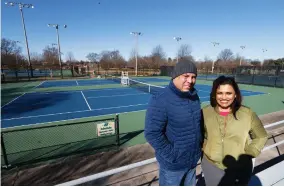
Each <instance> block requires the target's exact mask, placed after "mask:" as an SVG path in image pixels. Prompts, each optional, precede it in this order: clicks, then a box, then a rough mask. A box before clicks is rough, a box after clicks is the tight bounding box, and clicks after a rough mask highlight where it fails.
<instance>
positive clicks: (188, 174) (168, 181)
mask: <svg viewBox="0 0 284 187" xmlns="http://www.w3.org/2000/svg"><path fill="white" fill-rule="evenodd" d="M159 185H160V186H195V185H196V168H193V169H183V170H178V171H170V170H167V169H164V168H161V167H160V173H159Z"/></svg>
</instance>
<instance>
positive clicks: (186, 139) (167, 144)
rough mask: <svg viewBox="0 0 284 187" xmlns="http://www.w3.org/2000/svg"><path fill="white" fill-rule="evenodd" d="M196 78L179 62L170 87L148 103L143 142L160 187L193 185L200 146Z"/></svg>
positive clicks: (190, 68)
mask: <svg viewBox="0 0 284 187" xmlns="http://www.w3.org/2000/svg"><path fill="white" fill-rule="evenodd" d="M196 76H197V68H196V66H195V65H194V63H193V62H191V61H190V62H188V61H180V62H178V63H177V64H176V66H175V68H174V70H173V73H172V80H171V81H170V83H169V85H168V86H167V87H166V88H165V89H164V90H163V91H161V92H159V93H157V94H155V95H153V96H152V98H151V100H150V102H149V106H148V109H147V113H146V122H145V138H146V139H147V141H148V142H149V143H150V145H151V146H152V147H153V148H154V149H155V154H156V158H157V160H158V163H159V167H160V168H159V169H160V173H159V185H161V186H171V185H174V186H179V185H192V186H193V185H195V184H196V171H195V168H196V166H197V162H198V160H199V158H200V155H201V144H202V142H201V141H202V136H201V128H200V121H201V107H200V101H199V97H198V95H197V90H196V89H195V88H194V84H195V82H196Z"/></svg>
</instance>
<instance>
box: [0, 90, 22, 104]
mask: <svg viewBox="0 0 284 187" xmlns="http://www.w3.org/2000/svg"><path fill="white" fill-rule="evenodd" d="M25 94H26V93H23V94H22V95H20V96H18V97H16V98H15V99H13V100H12V101H10V102H9V103H6V104H5V105H3V106H2V107H1V108H3V107H4V106H7V105H9V104H11V103H12V102H13V101H15V100H17V99H19V98H20V97H22V96H23V95H25Z"/></svg>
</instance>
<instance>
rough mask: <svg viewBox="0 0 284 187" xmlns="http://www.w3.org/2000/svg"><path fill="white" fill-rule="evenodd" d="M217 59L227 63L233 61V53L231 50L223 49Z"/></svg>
mask: <svg viewBox="0 0 284 187" xmlns="http://www.w3.org/2000/svg"><path fill="white" fill-rule="evenodd" d="M218 59H220V60H221V61H223V62H228V61H231V60H232V59H233V52H232V50H231V49H224V50H222V51H221V52H220V53H219V55H218Z"/></svg>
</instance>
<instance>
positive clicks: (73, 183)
mask: <svg viewBox="0 0 284 187" xmlns="http://www.w3.org/2000/svg"><path fill="white" fill-rule="evenodd" d="M280 124H284V120H282V121H278V122H276V123H271V124H269V125H266V126H264V127H265V128H270V127H273V126H277V125H280ZM283 143H284V140H282V141H280V142H277V143H275V144H273V145H270V146H267V147H264V149H263V150H262V152H263V151H267V150H269V149H272V148H275V147H277V146H279V145H281V144H283ZM156 161H157V160H156V158H151V159H147V160H144V161H141V162H137V163H134V164H129V165H127V166H123V167H119V168H115V169H112V170H108V171H104V172H101V173H97V174H94V175H90V176H86V177H82V178H79V179H75V180H72V181H69V182H65V183H61V184H58V185H57V186H76V185H80V184H84V183H87V182H90V181H94V180H97V179H100V178H103V177H107V176H110V175H114V174H117V173H120V172H123V171H127V170H130V169H133V168H136V167H140V166H144V165H148V164H152V163H155V162H156Z"/></svg>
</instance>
